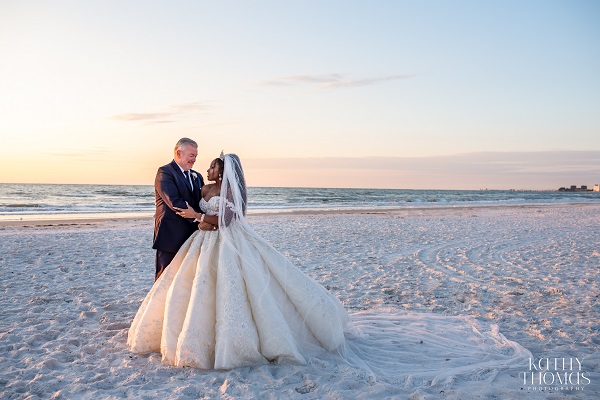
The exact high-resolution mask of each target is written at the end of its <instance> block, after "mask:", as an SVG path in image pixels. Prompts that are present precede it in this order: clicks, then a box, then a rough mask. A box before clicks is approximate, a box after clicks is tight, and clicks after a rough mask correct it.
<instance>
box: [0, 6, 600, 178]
mask: <svg viewBox="0 0 600 400" xmlns="http://www.w3.org/2000/svg"><path fill="white" fill-rule="evenodd" d="M0 59H1V60H2V61H1V62H0V182H5V183H98V184H100V183H101V184H153V181H154V175H155V173H156V170H157V168H158V167H159V166H161V165H164V164H166V163H168V162H170V161H171V160H172V158H173V147H174V145H175V143H176V142H177V140H178V139H179V138H181V137H190V138H192V139H194V140H196V141H197V142H198V143H199V156H198V159H197V162H196V165H195V167H194V169H195V170H197V171H199V172H201V173H204V172H205V171H206V169H207V167H208V165H209V163H210V161H211V160H212V159H213V158H215V157H217V156H218V155H219V154H220V152H221V150H224V151H225V152H226V153H236V154H238V155H239V156H240V158H241V160H242V163H243V165H244V169H245V174H246V179H247V182H248V184H249V185H250V186H288V187H296V186H300V187H361V188H362V187H364V188H407V189H481V188H489V189H557V188H558V187H561V186H570V185H578V186H579V185H588V186H592V185H594V184H596V183H600V74H599V73H598V71H600V2H598V1H595V0H590V1H582V0H569V1H567V0H564V1H552V0H543V1H536V0H528V1H511V0H502V1H485V2H482V1H462V0H457V1H443V0H440V1H432V0H423V1H402V0H394V1H370V2H367V1H359V0H346V1H336V0H332V1H312V0H306V1H274V0H273V1H263V0H257V1H252V2H250V1H241V0H240V1H219V2H215V1H203V0H198V1H186V0H183V1H177V2H172V1H160V0H158V1H151V2H149V1H130V0H123V1H118V2H117V1H99V0H87V1H78V0H73V1H64V0H54V1H42V0H38V1H33V0H22V1H12V0H0Z"/></svg>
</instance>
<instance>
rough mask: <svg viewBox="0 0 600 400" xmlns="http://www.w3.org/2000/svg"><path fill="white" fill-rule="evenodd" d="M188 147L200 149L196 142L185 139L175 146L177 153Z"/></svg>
mask: <svg viewBox="0 0 600 400" xmlns="http://www.w3.org/2000/svg"><path fill="white" fill-rule="evenodd" d="M187 145H190V146H192V147H195V148H198V143H196V142H195V141H193V140H192V139H190V138H186V137H184V138H181V139H179V141H178V142H177V144H176V145H175V151H177V150H179V149H181V148H183V147H184V146H187Z"/></svg>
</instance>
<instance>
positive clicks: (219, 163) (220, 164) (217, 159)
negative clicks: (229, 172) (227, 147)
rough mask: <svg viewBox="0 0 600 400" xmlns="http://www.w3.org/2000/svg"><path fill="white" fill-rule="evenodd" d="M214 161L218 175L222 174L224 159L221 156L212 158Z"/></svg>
mask: <svg viewBox="0 0 600 400" xmlns="http://www.w3.org/2000/svg"><path fill="white" fill-rule="evenodd" d="M213 162H214V163H216V164H218V165H219V172H220V174H219V175H220V176H222V175H223V172H224V171H225V161H223V160H222V159H221V158H219V157H217V158H215V159H214V160H213Z"/></svg>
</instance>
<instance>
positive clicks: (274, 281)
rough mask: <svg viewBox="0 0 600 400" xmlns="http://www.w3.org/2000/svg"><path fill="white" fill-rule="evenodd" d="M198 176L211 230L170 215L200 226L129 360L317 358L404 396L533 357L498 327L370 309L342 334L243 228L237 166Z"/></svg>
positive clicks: (313, 286)
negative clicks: (154, 356) (405, 391)
mask: <svg viewBox="0 0 600 400" xmlns="http://www.w3.org/2000/svg"><path fill="white" fill-rule="evenodd" d="M207 173H208V179H209V180H211V181H215V183H214V184H210V185H206V186H204V187H203V188H202V199H201V200H200V208H201V209H202V211H203V212H205V213H206V215H218V222H219V224H218V229H217V227H216V226H213V225H210V224H208V223H206V222H205V221H203V217H202V215H201V214H197V213H195V212H194V211H193V209H192V208H191V207H188V208H187V209H179V210H178V212H179V214H180V215H181V216H183V217H186V218H197V219H198V220H200V221H201V223H200V230H198V231H197V232H195V233H194V234H193V235H192V236H191V237H190V238H189V239H188V240H187V241H186V242H185V243H184V244H183V246H182V247H181V249H180V250H179V252H178V253H177V255H176V256H175V258H174V259H173V261H172V262H171V264H170V265H169V267H168V268H167V269H166V271H165V272H164V273H163V274H162V275H161V277H160V278H159V279H158V280H157V281H156V282H155V283H154V286H153V287H152V289H151V290H150V292H149V293H148V294H147V296H146V298H145V299H144V301H143V303H142V305H141V307H140V308H139V310H138V312H137V314H136V316H135V318H134V320H133V322H132V324H131V327H130V329H129V336H128V340H127V343H128V345H129V348H130V349H131V351H133V352H136V353H147V352H160V353H161V354H162V360H163V361H164V362H165V363H167V364H170V365H174V366H179V367H182V366H190V367H195V368H200V369H231V368H236V367H241V366H249V365H256V364H264V363H273V362H275V363H281V362H289V363H296V364H305V363H307V362H308V360H309V359H311V358H312V357H318V358H319V359H322V360H326V359H327V360H328V361H327V362H332V363H333V364H334V365H339V362H340V361H342V362H343V365H342V366H341V367H342V370H343V369H345V370H346V371H359V374H361V376H365V375H364V374H365V373H366V374H367V376H369V377H374V378H375V379H376V380H382V381H385V382H388V383H390V384H392V385H402V386H403V387H410V386H411V385H418V384H420V382H429V383H428V385H429V384H431V385H435V384H436V383H438V382H443V383H444V384H447V385H451V384H452V382H454V381H455V380H456V379H469V380H473V379H475V380H480V381H482V384H483V385H484V386H485V385H487V384H488V383H489V381H490V380H493V379H495V376H496V373H497V372H498V371H500V370H504V369H511V368H515V367H518V366H520V365H526V364H525V360H527V358H528V357H531V353H530V352H529V351H527V350H526V349H524V348H523V347H521V346H520V345H519V344H517V343H515V342H512V341H510V340H508V339H506V338H505V337H504V336H503V335H502V334H501V333H499V332H498V329H497V327H495V326H492V327H491V328H488V327H486V326H483V325H481V324H479V323H478V322H477V321H475V320H474V319H472V318H469V317H460V316H458V317H452V316H444V315H437V314H419V313H399V312H398V311H397V310H392V311H391V312H390V311H386V310H383V309H377V310H372V311H361V312H355V313H354V314H353V316H352V325H351V326H350V325H349V324H348V322H349V318H348V315H347V313H346V311H345V310H344V308H343V306H342V305H341V303H340V302H339V301H338V299H337V298H336V297H334V296H333V295H332V294H330V293H329V292H328V291H327V290H326V289H325V288H324V287H323V286H321V285H320V284H318V283H317V282H316V281H314V280H313V279H311V278H310V277H308V276H307V275H305V274H303V273H302V272H301V271H300V270H298V269H297V268H296V267H295V266H293V265H292V264H291V263H290V262H289V261H288V260H287V259H286V258H285V257H284V256H283V255H282V254H281V253H279V252H278V251H277V250H276V249H275V248H274V247H273V246H271V245H270V244H269V243H268V242H267V241H266V240H264V239H263V238H262V237H261V236H259V235H258V234H257V233H256V232H254V230H253V229H252V228H251V227H250V225H249V224H248V222H247V221H246V201H247V199H246V195H247V192H246V184H245V180H244V173H243V171H242V166H241V164H240V159H239V158H238V156H236V155H235V154H227V155H225V156H221V157H220V158H217V159H215V160H214V161H213V162H212V163H211V165H210V168H209V169H208V171H207ZM336 370H339V369H338V368H337V367H336ZM351 373H354V372H351ZM459 377H460V378H459Z"/></svg>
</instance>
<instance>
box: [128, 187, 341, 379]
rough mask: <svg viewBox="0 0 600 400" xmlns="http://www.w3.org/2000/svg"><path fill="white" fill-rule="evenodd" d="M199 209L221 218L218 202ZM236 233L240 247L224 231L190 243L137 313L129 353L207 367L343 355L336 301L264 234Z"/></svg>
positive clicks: (213, 200)
mask: <svg viewBox="0 0 600 400" xmlns="http://www.w3.org/2000/svg"><path fill="white" fill-rule="evenodd" d="M200 207H201V209H202V210H203V211H204V212H206V213H207V214H209V215H215V214H217V212H218V210H219V196H214V197H212V198H211V199H210V200H209V201H208V202H206V201H205V200H204V199H202V200H201V201H200ZM232 231H233V232H232V241H233V246H229V245H227V244H225V243H224V241H223V240H222V237H221V232H220V231H218V230H217V231H201V230H199V231H197V232H195V233H194V234H193V235H192V236H191V237H190V238H189V239H188V240H187V241H186V242H185V243H184V244H183V246H182V247H181V249H180V250H179V252H178V253H177V255H176V256H175V258H174V259H173V261H172V262H171V264H170V265H169V267H168V268H167V269H166V270H165V272H164V273H163V274H162V275H161V277H160V278H159V279H158V281H156V282H155V284H154V286H153V287H152V289H151V290H150V292H149V293H148V295H147V296H146V298H145V300H144V302H143V303H142V305H141V307H140V309H139V310H138V312H137V314H136V316H135V319H134V320H133V323H132V325H131V328H130V330H129V337H128V344H129V347H130V349H131V350H132V351H133V352H136V353H146V352H158V351H160V353H161V354H162V358H163V361H164V362H165V363H168V364H171V365H174V366H191V367H195V368H200V369H229V368H235V367H240V366H248V365H255V364H261V363H267V362H282V361H286V362H292V363H301V364H303V363H305V362H306V359H307V357H310V356H313V355H317V354H319V353H323V352H324V351H326V350H328V351H335V350H340V349H341V347H343V344H344V341H345V339H344V329H345V326H346V322H347V320H348V316H347V314H346V311H345V310H344V308H343V306H342V305H341V303H340V302H339V301H338V300H337V298H335V297H334V296H333V295H332V294H330V293H329V292H328V291H327V290H326V289H325V288H324V287H323V286H321V285H320V284H318V283H317V282H315V281H314V280H312V279H311V278H309V277H308V276H307V275H305V274H303V273H302V272H301V271H299V270H298V269H297V268H296V267H295V266H293V265H292V264H291V263H290V262H289V261H288V260H287V259H286V258H285V257H284V256H283V255H282V254H281V253H279V252H278V251H277V250H276V249H275V248H273V247H272V246H271V245H270V244H269V243H268V242H266V241H265V240H264V239H262V238H261V237H260V236H258V235H245V234H244V232H243V231H239V232H238V231H236V230H232Z"/></svg>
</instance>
